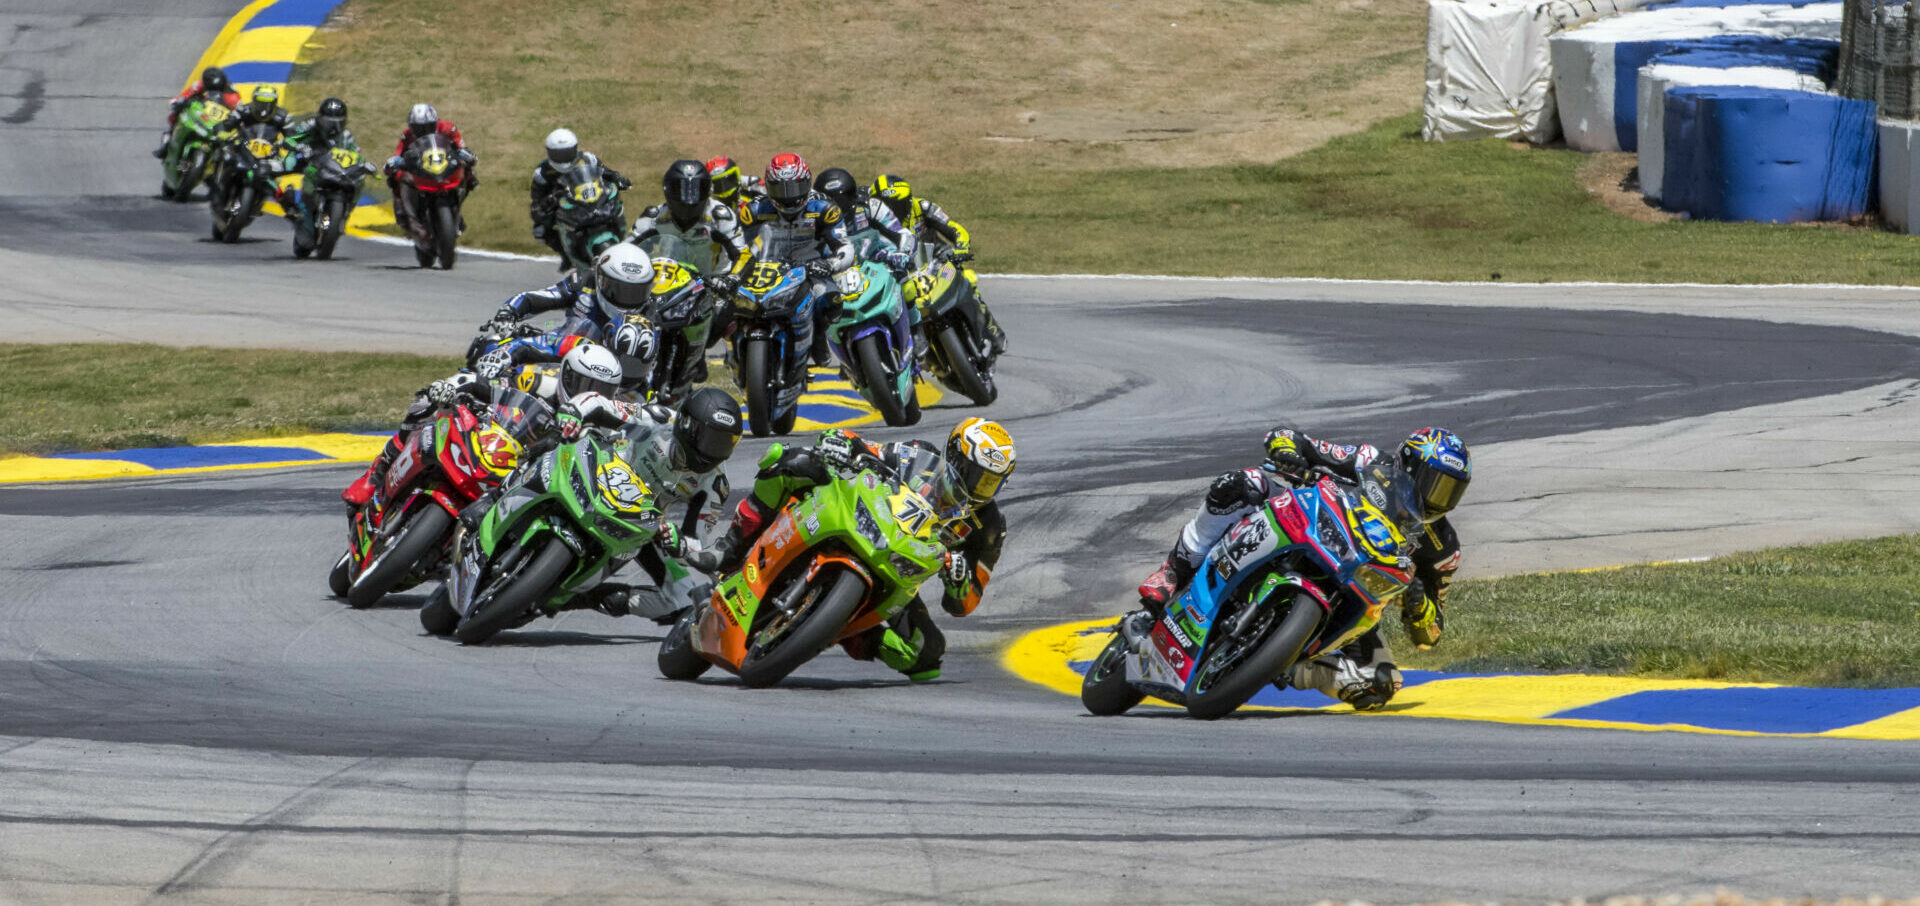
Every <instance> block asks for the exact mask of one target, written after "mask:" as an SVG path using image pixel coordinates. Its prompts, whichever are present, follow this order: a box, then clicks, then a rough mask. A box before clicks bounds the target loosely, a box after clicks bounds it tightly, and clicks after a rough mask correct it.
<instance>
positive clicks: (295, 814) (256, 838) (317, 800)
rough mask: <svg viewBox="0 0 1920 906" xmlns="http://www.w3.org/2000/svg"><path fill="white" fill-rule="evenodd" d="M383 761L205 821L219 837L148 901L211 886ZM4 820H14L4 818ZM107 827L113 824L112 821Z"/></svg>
mask: <svg viewBox="0 0 1920 906" xmlns="http://www.w3.org/2000/svg"><path fill="white" fill-rule="evenodd" d="M379 761H381V759H375V758H363V759H360V760H359V761H356V762H354V763H352V764H349V765H347V766H346V767H343V768H341V769H339V770H337V771H334V772H333V773H331V774H328V775H326V776H325V777H322V778H320V779H319V780H316V781H314V782H312V783H310V784H307V785H306V786H304V787H302V788H301V789H300V790H299V791H298V792H295V793H294V794H293V795H291V796H288V797H287V798H285V799H282V800H280V802H279V803H278V804H276V805H274V806H273V807H272V808H270V809H267V810H266V811H264V812H261V813H259V814H258V815H255V816H254V817H252V818H249V819H247V820H246V821H243V822H240V823H238V824H227V825H225V826H224V827H222V825H221V824H220V823H218V822H204V824H206V825H207V827H206V828H205V829H209V830H211V829H216V828H218V829H220V830H221V834H220V836H218V837H215V838H214V839H213V840H212V841H211V842H209V843H208V844H207V845H206V846H204V847H202V848H201V850H200V852H199V853H197V854H195V855H194V857H193V858H192V859H189V860H187V863H186V864H185V865H182V866H180V868H179V870H177V871H175V872H174V873H173V875H172V876H171V877H169V878H167V879H166V880H165V881H162V882H160V884H159V886H157V887H155V888H154V889H153V893H152V894H151V895H150V896H148V897H147V899H146V901H145V902H147V903H155V902H159V901H161V900H163V899H165V898H168V897H172V896H174V895H176V894H184V893H191V892H192V891H194V890H196V889H198V888H201V887H205V886H207V885H208V884H209V883H210V882H212V881H214V880H217V879H218V878H219V877H220V876H222V875H224V874H226V873H228V872H230V871H232V870H233V869H235V868H237V867H239V866H240V864H241V863H243V862H244V861H245V860H246V859H247V857H248V856H250V855H252V853H253V851H254V850H256V849H258V848H259V847H260V845H261V844H263V843H264V842H265V841H264V840H261V839H260V836H261V835H262V834H271V833H284V832H287V830H288V829H289V828H296V827H304V826H306V825H301V824H296V823H290V821H298V820H299V819H301V818H305V817H308V816H311V815H313V814H314V813H316V812H318V811H319V810H320V809H321V808H323V807H324V806H325V805H326V804H327V803H328V802H329V801H331V800H332V798H333V795H334V793H335V791H337V790H339V789H340V788H341V787H343V786H345V785H346V784H347V782H348V780H349V779H350V777H351V775H352V774H354V773H355V772H357V771H359V770H360V769H361V768H364V767H366V766H368V765H370V764H374V763H377V762H379ZM0 823H13V822H10V821H8V820H6V819H0ZM18 823H26V824H33V823H39V822H34V821H25V822H18ZM83 826H84V825H83ZM104 826H113V825H112V824H108V825H104ZM128 826H137V825H128ZM151 826H152V827H155V828H164V827H168V824H167V823H166V822H156V823H154V824H152V825H151ZM174 827H175V828H176V829H182V830H185V829H195V828H193V823H191V822H190V823H188V824H185V825H175V826H174Z"/></svg>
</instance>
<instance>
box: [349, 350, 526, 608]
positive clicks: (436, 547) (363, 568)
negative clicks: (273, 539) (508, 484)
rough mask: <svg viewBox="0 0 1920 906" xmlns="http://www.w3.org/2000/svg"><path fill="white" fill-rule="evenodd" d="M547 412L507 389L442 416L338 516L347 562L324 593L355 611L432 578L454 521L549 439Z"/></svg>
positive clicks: (458, 404)
mask: <svg viewBox="0 0 1920 906" xmlns="http://www.w3.org/2000/svg"><path fill="white" fill-rule="evenodd" d="M553 425H554V415H553V409H552V408H551V407H549V406H548V405H547V404H546V403H544V402H542V401H541V400H539V399H537V398H535V397H533V396H530V395H528V394H526V393H524V392H521V391H520V390H519V389H517V388H513V387H498V386H496V387H495V388H494V389H493V391H492V393H491V399H488V400H475V399H471V398H466V399H462V400H461V401H459V402H456V403H455V404H453V405H449V406H442V407H440V411H438V412H437V413H435V414H434V419H433V421H432V423H430V424H428V425H426V426H425V427H423V428H421V429H420V430H418V431H415V432H414V433H413V435H412V436H411V437H409V438H408V439H407V441H406V445H405V446H404V447H402V448H401V449H400V452H399V453H398V454H396V455H395V456H394V458H393V462H392V464H390V465H389V466H388V467H387V472H386V476H385V478H384V479H383V480H382V481H381V482H380V484H379V486H378V487H376V488H375V489H374V495H373V499H372V500H370V501H368V502H367V504H366V505H365V506H362V507H357V508H355V509H354V510H353V511H352V512H351V513H349V514H347V552H346V553H345V554H344V555H342V556H341V558H340V560H339V562H338V563H336V564H335V565H334V568H333V572H332V574H331V575H329V576H328V584H329V586H330V587H331V588H332V591H333V593H334V594H335V595H338V596H340V597H343V598H346V599H347V603H348V604H350V605H352V606H354V607H369V606H372V605H373V604H374V603H375V602H377V601H379V600H380V599H381V598H383V597H385V596H386V595H387V594H388V593H389V592H393V591H400V590H404V589H408V588H412V587H413V586H415V585H419V584H420V583H422V582H425V581H427V580H428V579H430V578H432V577H433V575H434V574H435V573H437V572H439V570H440V567H441V565H442V564H443V563H445V561H446V556H447V554H448V553H449V552H450V551H451V543H450V542H451V539H452V534H453V527H454V521H455V520H456V519H458V518H459V516H460V511H461V509H463V508H464V507H466V505H467V504H470V503H472V502H473V501H475V500H478V499H479V498H480V495H481V494H483V493H485V492H486V491H487V490H488V489H489V488H492V487H494V486H495V485H498V484H499V483H500V480H501V478H502V477H504V476H506V475H507V474H508V473H510V472H512V471H513V469H514V466H516V465H518V464H519V462H520V459H521V457H522V456H524V455H525V454H526V451H527V449H528V447H529V446H533V447H536V448H537V447H538V446H539V444H540V443H541V442H542V439H543V438H545V437H547V436H549V435H550V434H551V433H552V430H553Z"/></svg>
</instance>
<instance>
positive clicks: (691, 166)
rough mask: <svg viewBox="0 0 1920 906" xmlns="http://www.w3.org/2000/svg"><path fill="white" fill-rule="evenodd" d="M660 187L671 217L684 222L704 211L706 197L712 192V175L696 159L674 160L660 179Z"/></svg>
mask: <svg viewBox="0 0 1920 906" xmlns="http://www.w3.org/2000/svg"><path fill="white" fill-rule="evenodd" d="M660 189H661V191H663V192H665V193H666V196H667V210H668V211H670V212H672V214H673V219H674V220H675V221H676V222H680V223H685V222H688V221H692V220H697V219H699V217H700V215H702V214H704V213H706V207H707V199H708V198H709V197H711V196H712V194H713V177H712V176H710V175H708V174H707V168H706V166H705V165H703V164H701V163H700V162H699V161H697V160H676V161H674V162H673V166H671V167H668V168H667V175H666V176H665V177H663V178H662V179H661V180H660Z"/></svg>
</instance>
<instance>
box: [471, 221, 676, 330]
mask: <svg viewBox="0 0 1920 906" xmlns="http://www.w3.org/2000/svg"><path fill="white" fill-rule="evenodd" d="M653 274H654V270H653V259H651V258H648V257H647V253H646V252H643V251H641V250H640V249H639V248H637V247H635V246H634V245H632V244H631V243H626V242H622V243H620V244H618V245H613V246H608V247H607V249H606V251H603V252H601V253H600V257H598V258H596V259H594V266H593V270H592V272H590V273H584V274H583V273H581V272H580V271H574V272H573V273H571V274H568V275H567V276H566V277H564V278H562V279H561V280H560V282H558V283H555V284H554V285H552V286H549V287H547V288H545V289H536V290H530V291H528V292H524V293H520V294H519V295H516V296H514V297H513V298H511V299H508V300H507V301H506V303H505V304H503V305H501V306H500V310H499V311H497V312H495V313H494V315H493V321H492V323H494V324H498V325H503V326H505V325H512V324H516V323H519V322H520V321H522V320H525V319H526V318H527V317H529V316H531V315H536V314H539V313H540V312H543V311H558V310H560V309H563V308H564V309H567V321H566V324H565V326H563V327H562V328H561V331H562V332H563V333H569V334H579V335H580V336H583V337H586V338H588V339H590V340H600V339H603V338H604V339H611V338H610V337H609V334H610V333H612V332H614V331H617V330H618V329H619V327H618V323H620V322H623V321H624V319H625V316H627V315H629V314H639V313H642V312H644V311H646V305H647V300H648V298H649V291H650V289H649V288H650V286H651V284H652V283H653Z"/></svg>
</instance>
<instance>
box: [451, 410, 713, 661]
mask: <svg viewBox="0 0 1920 906" xmlns="http://www.w3.org/2000/svg"><path fill="white" fill-rule="evenodd" d="M635 430H639V429H635ZM633 448H634V439H633V438H632V437H630V436H629V435H628V434H627V433H623V432H618V431H610V430H606V429H600V428H588V429H587V430H586V431H585V433H584V434H582V435H581V437H580V439H579V440H576V441H574V442H572V443H568V444H563V445H561V446H560V447H558V448H556V449H554V450H552V451H551V452H548V453H546V454H545V455H543V456H541V457H539V458H538V459H533V460H529V461H527V462H524V463H522V464H521V465H520V466H519V467H518V468H516V469H515V470H514V471H513V473H512V474H511V475H509V476H507V480H506V481H505V483H504V484H503V485H502V486H501V490H500V495H499V497H498V498H497V500H496V502H495V503H494V505H493V507H492V508H491V509H489V510H488V511H487V513H486V515H485V516H484V517H482V518H481V519H480V521H479V523H478V524H477V525H473V526H472V527H471V528H469V527H468V522H467V520H466V519H463V520H462V524H461V526H460V527H459V528H458V529H456V533H455V536H454V541H453V544H454V566H453V570H452V572H451V574H450V575H449V576H448V578H447V581H446V583H445V584H444V585H443V586H442V587H441V588H440V590H438V591H436V592H434V594H433V596H432V597H430V598H428V600H427V604H426V606H425V607H423V608H421V610H420V625H421V627H422V628H424V629H426V631H427V632H429V633H432V634H434V635H452V636H453V637H454V638H457V639H459V640H460V641H462V642H464V643H466V644H469V645H477V644H480V643H483V642H486V641H487V640H488V639H491V638H493V637H494V636H495V635H498V634H499V633H500V632H501V631H503V630H507V629H513V628H516V627H519V626H524V625H526V624H527V623H530V622H532V621H533V620H535V619H537V618H539V617H542V616H548V617H550V616H554V615H556V614H558V613H560V612H561V611H564V610H572V609H576V608H578V607H581V606H583V605H584V604H585V602H584V601H583V600H582V598H583V595H582V592H585V591H587V590H589V589H591V588H593V587H594V586H595V585H598V584H599V583H600V582H601V581H603V580H605V579H606V578H607V577H608V576H611V575H613V574H614V572H615V571H617V570H619V569H620V567H622V566H624V565H626V563H627V562H628V561H629V560H631V559H633V557H634V556H635V555H637V554H639V552H640V550H641V549H642V548H643V547H645V546H646V545H647V544H648V543H651V542H655V541H658V540H662V538H663V537H664V538H667V539H677V538H678V534H677V532H675V531H674V529H673V527H672V526H671V525H670V524H668V523H667V522H666V521H665V517H664V516H663V514H662V513H661V511H660V506H659V501H658V499H657V498H656V497H655V496H654V493H653V490H652V489H651V488H649V487H648V486H647V484H646V482H644V481H642V480H641V479H640V477H639V476H638V475H636V474H634V471H633V469H632V468H630V467H629V466H628V465H627V461H626V459H625V457H626V455H627V453H628V452H629V451H630V450H632V449H633Z"/></svg>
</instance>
